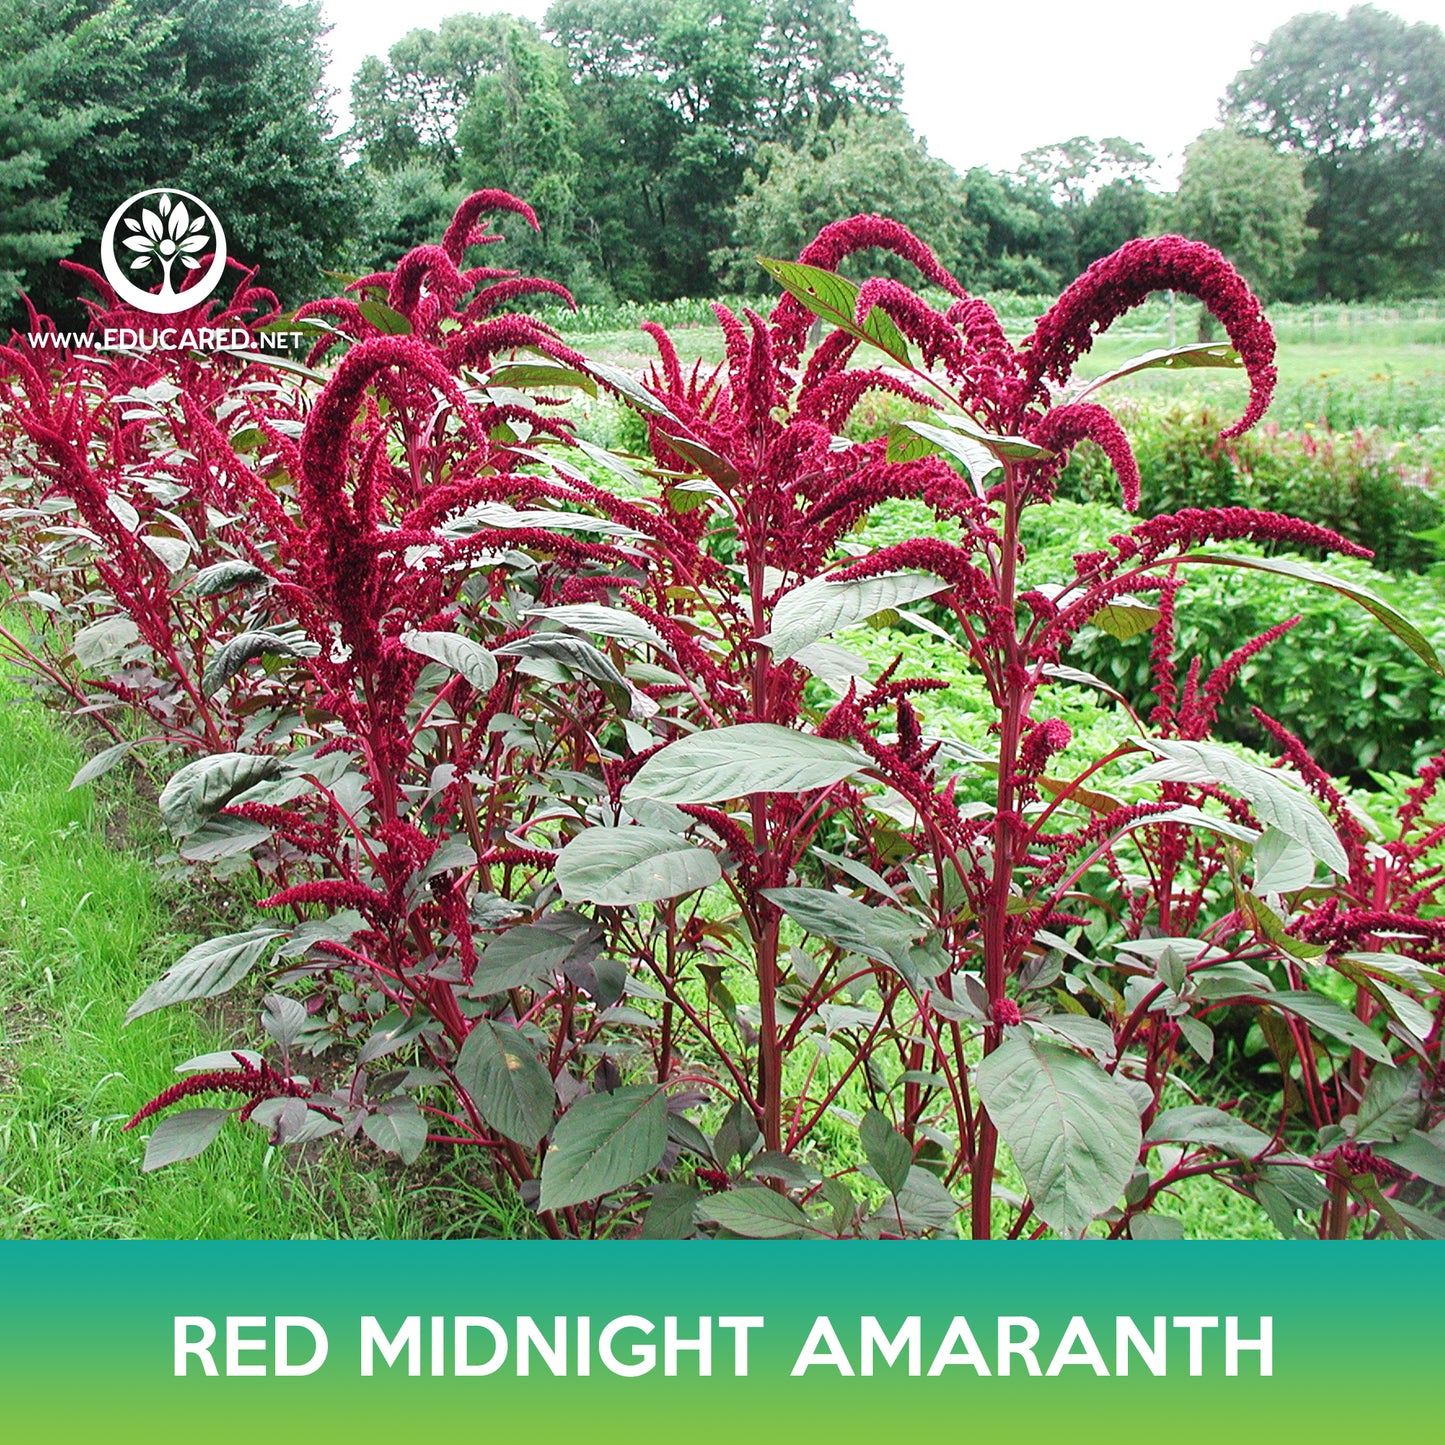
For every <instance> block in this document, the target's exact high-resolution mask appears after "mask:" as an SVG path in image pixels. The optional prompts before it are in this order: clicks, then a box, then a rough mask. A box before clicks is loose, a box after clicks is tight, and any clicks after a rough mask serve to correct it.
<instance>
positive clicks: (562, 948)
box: [470, 914, 591, 998]
mask: <svg viewBox="0 0 1445 1445" xmlns="http://www.w3.org/2000/svg"><path fill="white" fill-rule="evenodd" d="M590 932H591V925H590V924H589V923H588V922H587V920H586V919H584V918H581V917H579V916H578V915H577V914H568V915H565V916H564V917H560V918H557V917H553V918H548V919H544V920H543V921H541V922H539V923H519V924H518V925H517V926H516V927H515V928H509V929H508V930H507V931H506V932H505V933H504V934H502V936H501V937H500V938H495V939H493V940H492V941H491V942H490V943H489V944H487V946H486V948H484V949H483V950H482V954H481V957H480V958H479V959H478V960H477V968H476V972H475V973H474V974H473V976H472V987H471V990H470V992H471V993H472V994H474V995H475V996H477V997H478V998H485V997H487V996H488V995H489V994H497V993H505V992H506V991H507V990H508V989H512V988H529V987H530V986H531V985H532V984H534V983H536V982H537V980H538V979H541V978H545V977H546V976H548V975H549V974H553V973H556V972H557V971H558V970H559V969H560V968H561V967H562V965H563V963H564V962H566V960H567V959H568V957H570V956H571V954H572V953H573V952H574V951H575V950H576V949H577V948H578V947H579V946H580V945H581V943H582V941H583V940H584V939H585V938H586V937H587V936H588V935H589V933H590Z"/></svg>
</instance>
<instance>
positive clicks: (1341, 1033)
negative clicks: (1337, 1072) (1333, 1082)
mask: <svg viewBox="0 0 1445 1445" xmlns="http://www.w3.org/2000/svg"><path fill="white" fill-rule="evenodd" d="M1261 1002H1262V1003H1263V1004H1265V1005H1267V1006H1268V1007H1270V1008H1278V1009H1282V1010H1284V1011H1285V1012H1286V1013H1292V1014H1294V1015H1296V1017H1298V1018H1302V1019H1304V1021H1305V1022H1306V1023H1308V1024H1312V1025H1314V1027H1315V1028H1317V1029H1319V1030H1320V1031H1321V1032H1322V1033H1326V1034H1329V1035H1330V1036H1331V1037H1333V1038H1337V1039H1339V1040H1340V1041H1341V1042H1343V1043H1346V1044H1348V1045H1349V1046H1350V1047H1351V1048H1352V1049H1359V1051H1360V1052H1361V1053H1362V1054H1364V1055H1366V1056H1367V1057H1368V1058H1371V1059H1374V1060H1375V1061H1376V1062H1377V1063H1381V1064H1384V1065H1386V1066H1387V1067H1388V1066H1389V1065H1390V1064H1392V1063H1394V1060H1393V1059H1392V1058H1391V1057H1390V1051H1389V1049H1387V1048H1386V1047H1385V1045H1384V1043H1383V1041H1382V1040H1381V1039H1380V1037H1379V1035H1378V1034H1376V1033H1375V1032H1374V1031H1373V1030H1372V1029H1371V1028H1370V1027H1369V1025H1368V1024H1364V1023H1361V1021H1360V1020H1359V1019H1357V1018H1356V1017H1355V1016H1354V1014H1352V1013H1351V1012H1350V1011H1349V1009H1347V1008H1345V1007H1344V1006H1343V1005H1342V1004H1337V1003H1336V1002H1335V1001H1334V999H1332V998H1323V997H1321V996H1320V995H1319V994H1317V993H1305V992H1302V991H1300V990H1296V989H1280V990H1279V991H1278V992H1276V993H1272V994H1270V995H1269V997H1268V998H1265V999H1262V1000H1261Z"/></svg>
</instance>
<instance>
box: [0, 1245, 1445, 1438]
mask: <svg viewBox="0 0 1445 1445" xmlns="http://www.w3.org/2000/svg"><path fill="white" fill-rule="evenodd" d="M0 1277H3V1279H4V1285H5V1289H4V1300H5V1309H4V1312H3V1316H0V1361H3V1363H0V1380H3V1387H4V1400H5V1414H6V1426H7V1430H6V1433H7V1435H9V1437H10V1438H12V1439H17V1440H19V1439H24V1440H37V1441H41V1440H43V1441H65V1442H68V1441H72V1440H74V1441H80V1440H92V1439H94V1440H105V1441H107V1442H114V1445H124V1442H130V1441H136V1442H142V1441H144V1442H154V1445H169V1442H172V1441H175V1442H181V1441H187V1442H189V1441H205V1442H206V1445H228V1442H231V1441H236V1442H241V1441H245V1442H248V1445H249V1442H254V1441H256V1440H257V1439H259V1438H266V1437H267V1436H273V1437H274V1436H278V1435H279V1436H281V1437H283V1438H298V1437H302V1436H304V1435H306V1434H308V1433H311V1432H316V1435H317V1438H319V1439H325V1440H336V1439H339V1438H343V1437H345V1436H346V1435H348V1434H355V1435H357V1437H358V1438H362V1439H368V1440H376V1439H407V1438H412V1437H411V1436H410V1435H409V1434H407V1433H406V1432H408V1431H413V1432H414V1431H415V1430H416V1429H417V1428H418V1427H422V1428H426V1429H432V1428H438V1427H439V1428H442V1429H450V1428H452V1427H455V1428H457V1429H460V1430H464V1431H465V1432H466V1435H465V1437H464V1438H467V1439H473V1438H485V1437H486V1436H489V1435H491V1434H492V1433H493V1432H496V1431H507V1432H510V1431H514V1430H515V1431H518V1432H526V1433H527V1435H528V1436H530V1437H531V1438H540V1439H543V1440H546V1441H552V1440H558V1439H564V1438H569V1437H572V1436H575V1438H577V1439H578V1440H584V1439H585V1440H587V1441H598V1442H609V1441H614V1440H615V1441H619V1442H622V1441H625V1442H629V1445H632V1442H638V1445H645V1442H651V1441H664V1440H666V1441H673V1440H687V1441H699V1442H711V1441H718V1442H722V1441H728V1442H733V1441H737V1440H743V1441H746V1442H749V1445H762V1442H772V1441H780V1442H781V1441H785V1440H786V1441H795V1440H798V1439H800V1438H804V1437H814V1436H815V1437H816V1438H820V1439H831V1440H836V1441H851V1440H858V1439H869V1438H874V1437H876V1438H878V1439H880V1440H881V1439H885V1438H897V1437H898V1436H900V1435H901V1434H903V1433H904V1432H906V1433H907V1436H908V1437H909V1438H912V1437H913V1436H915V1435H916V1434H918V1433H920V1432H922V1431H924V1430H928V1429H934V1428H937V1429H940V1430H946V1431H947V1432H948V1435H947V1437H946V1438H948V1439H956V1438H963V1437H964V1436H967V1435H970V1434H972V1432H974V1431H981V1430H985V1429H989V1428H993V1427H996V1428H998V1429H1000V1430H1005V1431H1007V1432H1008V1434H1007V1436H1006V1438H1007V1439H1009V1440H1012V1441H1020V1442H1023V1441H1032V1440H1040V1439H1044V1438H1045V1433H1044V1432H1046V1431H1047V1432H1049V1437H1050V1438H1053V1437H1054V1434H1055V1432H1057V1438H1058V1439H1060V1440H1067V1441H1070V1442H1075V1441H1079V1442H1082V1441H1095V1440H1098V1441H1105V1440H1107V1441H1111V1442H1117V1441H1118V1440H1120V1439H1123V1438H1127V1437H1128V1436H1129V1435H1130V1434H1131V1433H1132V1431H1133V1430H1134V1429H1136V1428H1139V1429H1142V1428H1145V1427H1146V1426H1147V1427H1148V1428H1151V1429H1152V1428H1164V1426H1165V1424H1166V1423H1167V1429H1168V1435H1169V1438H1170V1440H1171V1442H1175V1441H1185V1442H1187V1441H1200V1442H1203V1441H1209V1442H1216V1445H1217V1442H1219V1441H1221V1440H1227V1439H1228V1438H1229V1436H1230V1435H1232V1434H1234V1433H1236V1432H1238V1431H1248V1432H1249V1433H1250V1434H1251V1435H1255V1434H1262V1435H1272V1436H1273V1438H1276V1439H1289V1440H1294V1439H1305V1438H1310V1437H1313V1438H1316V1439H1319V1440H1333V1439H1345V1438H1350V1437H1352V1436H1354V1435H1355V1433H1356V1432H1357V1431H1360V1430H1365V1429H1369V1428H1371V1427H1373V1425H1374V1423H1375V1422H1376V1420H1377V1418H1378V1411H1379V1409H1380V1402H1381V1401H1382V1400H1388V1401H1389V1402H1390V1403H1389V1416H1390V1421H1391V1427H1392V1429H1394V1430H1397V1431H1399V1432H1403V1433H1406V1434H1408V1433H1409V1432H1410V1431H1411V1428H1412V1427H1413V1428H1414V1429H1416V1430H1419V1431H1420V1432H1422V1433H1421V1435H1420V1438H1423V1439H1429V1438H1435V1437H1436V1436H1437V1435H1438V1433H1439V1430H1440V1404H1439V1400H1438V1398H1437V1392H1436V1391H1435V1390H1433V1389H1432V1388H1430V1387H1429V1386H1428V1381H1429V1380H1430V1379H1431V1378H1433V1376H1434V1373H1435V1367H1436V1363H1437V1362H1436V1361H1435V1359H1434V1354H1435V1346H1434V1344H1433V1339H1434V1335H1435V1331H1434V1328H1433V1323H1434V1321H1433V1315H1434V1310H1435V1301H1436V1300H1437V1299H1438V1298H1439V1295H1440V1289H1441V1286H1442V1285H1445V1244H1433V1243H1430V1244H1426V1243H1419V1244H1383V1243H1382V1244H1319V1245H1316V1244H1305V1243H1280V1244H1227V1243H1153V1244H1145V1245H1119V1246H1113V1245H1108V1244H1102V1243H1099V1244H1080V1245H1053V1246H1050V1245H1025V1246H1018V1245H1008V1244H956V1245H950V1244H938V1243H925V1244H916V1245H910V1244H902V1245H899V1244H856V1245H840V1246H836V1247H833V1248H828V1247H826V1246H820V1245H814V1244H808V1243H778V1244H760V1243H731V1244H717V1245H713V1246H704V1245H698V1244H686V1243H681V1244H664V1243H657V1244H646V1243H627V1244H570V1245H569V1244H551V1243H537V1244H509V1243H490V1242H489V1243H482V1244H471V1245H468V1244H460V1243H436V1244H414V1243H408V1244H376V1243H295V1244H213V1243H138V1244H70V1243H15V1244H7V1245H3V1246H0ZM1131 1422H1133V1423H1132V1424H1131ZM1151 1422H1152V1423H1151Z"/></svg>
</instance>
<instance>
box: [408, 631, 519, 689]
mask: <svg viewBox="0 0 1445 1445" xmlns="http://www.w3.org/2000/svg"><path fill="white" fill-rule="evenodd" d="M400 640H401V645H402V646H403V647H405V648H406V649H407V650H408V651H409V652H414V653H416V654H417V656H418V657H429V658H431V659H432V660H433V661H434V662H440V663H443V664H445V665H446V666H447V667H449V668H451V670H452V671H453V672H457V673H460V674H461V675H462V676H463V677H464V678H466V680H467V681H468V682H469V683H471V685H472V686H473V687H474V688H476V690H477V691H478V692H482V693H486V692H490V691H491V690H492V684H493V683H494V682H496V680H497V661H496V659H495V658H494V657H493V656H492V654H491V653H490V652H488V651H487V649H486V648H485V647H483V646H482V644H481V643H480V642H474V641H473V640H472V639H471V638H470V637H462V636H461V635H460V634H458V633H455V632H403V633H402V634H401V639H400Z"/></svg>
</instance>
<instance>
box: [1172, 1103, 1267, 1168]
mask: <svg viewBox="0 0 1445 1445" xmlns="http://www.w3.org/2000/svg"><path fill="white" fill-rule="evenodd" d="M1144 1141H1145V1143H1147V1144H1161V1143H1175V1144H1208V1145H1210V1146H1211V1147H1213V1148H1215V1149H1223V1150H1224V1151H1225V1153H1227V1154H1233V1155H1235V1156H1236V1157H1237V1158H1239V1159H1255V1158H1257V1157H1258V1156H1259V1155H1261V1154H1263V1153H1264V1152H1265V1150H1266V1149H1268V1148H1269V1147H1270V1145H1271V1144H1272V1143H1273V1142H1274V1141H1273V1139H1271V1137H1270V1136H1269V1135H1268V1134H1266V1133H1265V1132H1264V1131H1263V1130H1262V1129H1256V1128H1255V1127H1254V1125H1253V1124H1246V1123H1245V1122H1244V1120H1243V1119H1236V1118H1235V1117H1234V1115H1233V1114H1226V1113H1225V1112H1224V1110H1223V1109H1215V1108H1212V1107H1211V1106H1210V1105H1208V1104H1185V1105H1182V1106H1181V1107H1179V1108H1177V1109H1165V1110H1164V1112H1163V1113H1162V1114H1160V1115H1159V1116H1158V1117H1157V1118H1156V1119H1155V1120H1154V1122H1153V1123H1152V1124H1151V1125H1150V1126H1149V1132H1148V1133H1147V1134H1146V1135H1145V1136H1144Z"/></svg>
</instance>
